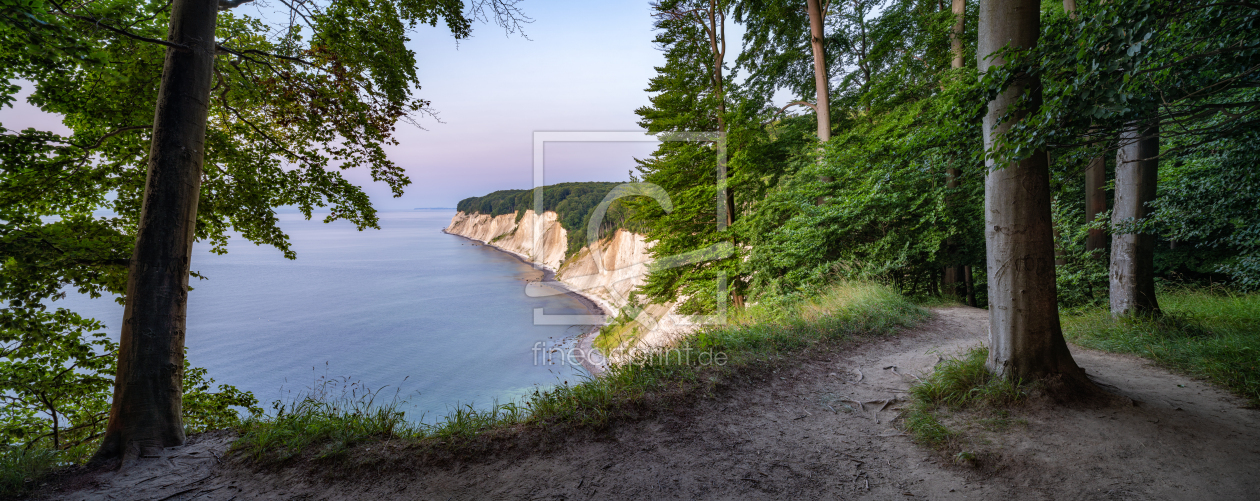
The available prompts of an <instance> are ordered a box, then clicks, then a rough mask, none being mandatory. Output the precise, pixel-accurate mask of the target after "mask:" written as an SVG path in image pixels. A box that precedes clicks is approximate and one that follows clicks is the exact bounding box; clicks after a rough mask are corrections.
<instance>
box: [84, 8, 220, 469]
mask: <svg viewBox="0 0 1260 501" xmlns="http://www.w3.org/2000/svg"><path fill="white" fill-rule="evenodd" d="M217 14H218V4H217V0H175V2H174V4H173V5H172V7H171V25H170V31H169V33H168V35H167V39H168V40H170V41H171V42H173V43H175V44H179V45H182V46H183V47H185V48H183V49H177V48H168V49H167V50H166V61H165V65H164V66H163V68H162V82H161V87H160V89H159V90H158V99H157V109H156V111H155V113H154V119H153V144H152V146H151V149H150V151H149V165H148V174H147V178H146V181H145V188H144V203H143V205H142V208H141V213H140V225H139V228H138V229H137V231H136V247H135V250H134V252H133V253H132V257H131V267H130V270H129V273H128V275H127V306H126V308H125V309H124V312H123V325H122V337H121V339H120V341H119V345H118V374H117V375H116V376H115V378H114V400H113V404H112V406H111V407H110V412H109V424H108V425H107V427H106V430H105V437H104V440H103V442H102V443H101V448H100V450H98V451H97V452H96V455H95V457H94V458H93V460H94V461H104V460H111V459H116V458H121V459H122V460H123V462H124V463H125V462H128V461H131V460H133V459H136V458H137V457H142V456H148V455H153V454H156V453H157V452H159V451H161V449H162V448H163V447H171V446H177V445H181V444H183V443H184V428H183V423H182V419H181V407H182V401H181V400H182V397H183V391H182V390H183V389H182V387H181V376H182V373H183V367H184V320H185V307H186V306H187V300H188V265H189V259H190V258H191V256H192V244H193V239H194V230H195V228H196V222H197V200H198V197H199V195H200V190H201V162H202V157H203V153H204V152H203V148H204V145H205V136H206V114H207V105H208V103H209V96H210V84H211V80H212V75H213V66H214V51H215V48H214V47H215V45H214V28H215V22H216V16H217Z"/></svg>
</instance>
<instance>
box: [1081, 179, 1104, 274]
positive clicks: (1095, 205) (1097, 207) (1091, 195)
mask: <svg viewBox="0 0 1260 501" xmlns="http://www.w3.org/2000/svg"><path fill="white" fill-rule="evenodd" d="M1106 211H1107V168H1106V164H1105V163H1104V162H1103V158H1102V157H1094V158H1092V159H1090V161H1089V166H1088V167H1086V168H1085V220H1086V221H1093V220H1095V219H1097V218H1098V215H1099V214H1101V213H1103V212H1106ZM1106 248H1107V232H1106V231H1103V230H1102V229H1093V230H1089V235H1088V236H1086V237H1085V250H1086V251H1087V252H1090V253H1091V254H1092V255H1096V256H1099V257H1101V255H1102V253H1101V252H1098V251H1101V250H1102V249H1106Z"/></svg>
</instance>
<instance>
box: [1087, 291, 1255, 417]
mask: <svg viewBox="0 0 1260 501" xmlns="http://www.w3.org/2000/svg"><path fill="white" fill-rule="evenodd" d="M1159 306H1160V309H1161V310H1162V311H1163V314H1162V315H1159V316H1155V317H1131V318H1120V319H1113V318H1111V315H1110V314H1109V313H1108V312H1107V310H1106V309H1103V308H1090V309H1082V310H1076V311H1071V312H1066V313H1065V314H1064V315H1063V334H1064V336H1066V337H1067V339H1068V340H1069V341H1071V342H1073V343H1076V344H1078V345H1081V346H1084V347H1086V348H1093V349H1097V350H1105V351H1111V352H1117V353H1131V354H1135V355H1138V356H1142V357H1145V358H1148V359H1151V360H1153V361H1155V362H1156V363H1158V364H1160V365H1161V366H1164V367H1167V368H1170V369H1173V370H1176V371H1180V372H1182V373H1185V374H1188V375H1191V376H1193V377H1197V378H1202V379H1206V380H1208V381H1211V382H1213V383H1216V384H1219V385H1221V386H1224V387H1225V388H1228V389H1229V390H1230V391H1232V392H1234V393H1236V394H1238V395H1239V396H1242V397H1243V398H1246V399H1247V400H1248V403H1249V404H1250V406H1252V407H1260V294H1255V293H1253V294H1239V293H1236V292H1231V291H1228V290H1220V289H1203V288H1198V289H1172V290H1166V291H1163V292H1162V293H1161V294H1160V295H1159Z"/></svg>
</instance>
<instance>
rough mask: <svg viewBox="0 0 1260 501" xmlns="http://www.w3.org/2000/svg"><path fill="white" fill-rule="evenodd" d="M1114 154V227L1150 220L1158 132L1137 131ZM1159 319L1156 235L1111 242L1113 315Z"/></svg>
mask: <svg viewBox="0 0 1260 501" xmlns="http://www.w3.org/2000/svg"><path fill="white" fill-rule="evenodd" d="M1120 144H1121V147H1120V149H1119V150H1118V151H1116V202H1115V207H1113V208H1112V212H1111V222H1112V224H1118V223H1121V222H1124V221H1133V220H1140V219H1143V218H1145V217H1146V216H1147V215H1149V214H1150V209H1149V208H1147V206H1146V204H1147V202H1150V201H1152V200H1155V190H1156V187H1157V185H1158V176H1159V160H1158V159H1157V158H1156V157H1158V156H1159V126H1158V125H1152V126H1149V127H1147V128H1139V126H1137V125H1134V126H1133V127H1130V128H1128V129H1125V130H1124V131H1123V132H1121V134H1120ZM1155 313H1159V304H1158V303H1157V302H1156V301H1155V235H1151V234H1149V233H1118V232H1115V233H1113V235H1112V236H1111V314H1112V315H1113V316H1124V315H1133V314H1142V315H1149V314H1155Z"/></svg>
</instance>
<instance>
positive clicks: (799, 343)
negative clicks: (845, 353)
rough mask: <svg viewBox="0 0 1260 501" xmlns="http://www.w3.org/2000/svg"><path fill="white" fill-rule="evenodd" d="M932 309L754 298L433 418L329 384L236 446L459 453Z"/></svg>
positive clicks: (694, 394)
mask: <svg viewBox="0 0 1260 501" xmlns="http://www.w3.org/2000/svg"><path fill="white" fill-rule="evenodd" d="M927 316H928V313H927V311H926V310H924V309H923V308H920V307H918V306H916V305H914V304H913V303H911V302H910V301H908V300H906V299H905V298H903V297H902V296H900V295H898V294H897V293H895V292H894V291H892V290H891V289H889V288H887V287H884V286H880V285H876V284H869V283H843V284H839V285H836V286H833V287H831V288H830V289H829V290H827V291H826V292H825V293H824V294H821V295H819V296H818V297H814V298H811V299H808V300H798V301H795V302H791V303H781V304H776V305H771V304H763V305H758V306H753V307H749V308H746V309H744V310H743V311H740V312H739V313H738V314H733V315H731V316H730V317H729V318H728V322H727V323H726V324H725V325H720V326H711V327H708V328H706V329H703V330H701V331H699V332H697V333H695V334H693V335H692V336H690V337H689V338H687V339H686V340H685V341H684V342H683V344H682V345H680V346H679V347H678V348H677V349H675V350H670V351H657V352H652V353H641V354H638V355H637V356H635V357H634V358H633V359H632V360H631V361H629V362H627V363H623V364H618V365H614V366H613V367H611V368H610V369H609V370H608V371H606V372H605V373H604V374H603V375H601V376H600V377H597V378H591V379H587V380H584V381H579V382H576V383H574V384H562V385H559V386H556V387H553V388H550V389H538V390H535V391H534V392H533V393H532V394H530V395H528V396H526V397H525V398H523V399H522V400H521V401H520V402H512V403H508V404H500V405H494V406H492V407H491V408H489V409H478V408H474V407H472V406H465V407H462V408H459V409H457V410H455V411H454V412H452V413H450V414H448V415H446V416H445V417H443V418H442V419H441V420H439V421H437V422H436V423H433V424H422V423H416V422H413V421H410V420H408V419H407V417H406V416H405V415H404V414H403V413H402V412H400V411H398V408H399V405H398V403H399V402H398V401H397V400H391V401H389V402H377V400H378V397H379V395H378V394H376V393H372V392H370V391H368V392H364V391H362V389H361V388H356V387H354V386H353V385H346V384H345V381H340V382H337V384H334V385H332V387H329V386H328V385H325V386H323V387H320V388H319V389H318V390H317V391H312V392H311V393H310V394H308V395H305V396H303V397H301V398H299V399H297V400H296V401H294V402H292V403H289V404H279V403H277V404H275V406H274V407H273V412H271V413H269V414H268V415H266V416H262V417H258V418H255V419H251V420H249V421H247V422H246V423H244V424H243V425H242V426H241V427H240V432H241V437H240V439H238V440H237V441H236V443H235V444H234V445H233V451H234V453H235V454H238V455H240V456H241V457H245V458H249V459H251V460H254V461H257V462H260V463H278V462H283V461H286V460H290V459H293V458H299V457H300V458H309V459H315V460H326V459H337V458H344V457H346V455H347V454H348V453H349V451H350V449H351V448H353V447H354V446H356V445H358V444H367V443H374V442H380V441H395V440H397V441H399V442H401V443H403V444H408V445H411V446H420V447H426V446H427V447H443V448H446V449H448V450H449V449H458V448H459V447H460V446H461V444H471V443H473V442H472V441H473V439H476V438H478V437H487V436H500V435H502V434H511V433H515V432H528V430H530V429H547V430H552V431H554V430H556V429H577V428H585V429H602V428H606V427H607V426H609V425H610V424H612V423H614V422H617V421H618V420H624V419H636V418H642V417H645V416H649V415H651V414H653V413H655V412H659V411H662V410H665V409H668V408H670V407H672V406H675V405H686V404H688V403H691V402H694V401H695V400H696V399H697V398H706V397H709V396H712V395H713V394H714V393H715V392H717V391H719V390H720V389H721V388H722V387H724V386H728V385H731V384H735V383H737V382H738V381H740V380H744V379H749V378H752V377H756V375H757V374H759V373H760V372H762V371H765V370H768V369H771V368H773V367H776V366H778V365H780V364H786V363H792V362H793V360H796V359H797V358H798V357H805V356H809V352H810V351H811V350H810V348H823V347H824V346H826V347H828V348H830V347H835V346H838V343H840V342H843V341H846V340H851V339H854V338H857V337H865V336H877V335H883V334H888V333H891V332H893V331H894V330H896V329H898V328H901V327H907V326H910V325H913V324H915V323H917V322H919V321H922V320H924V319H926V318H927Z"/></svg>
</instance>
